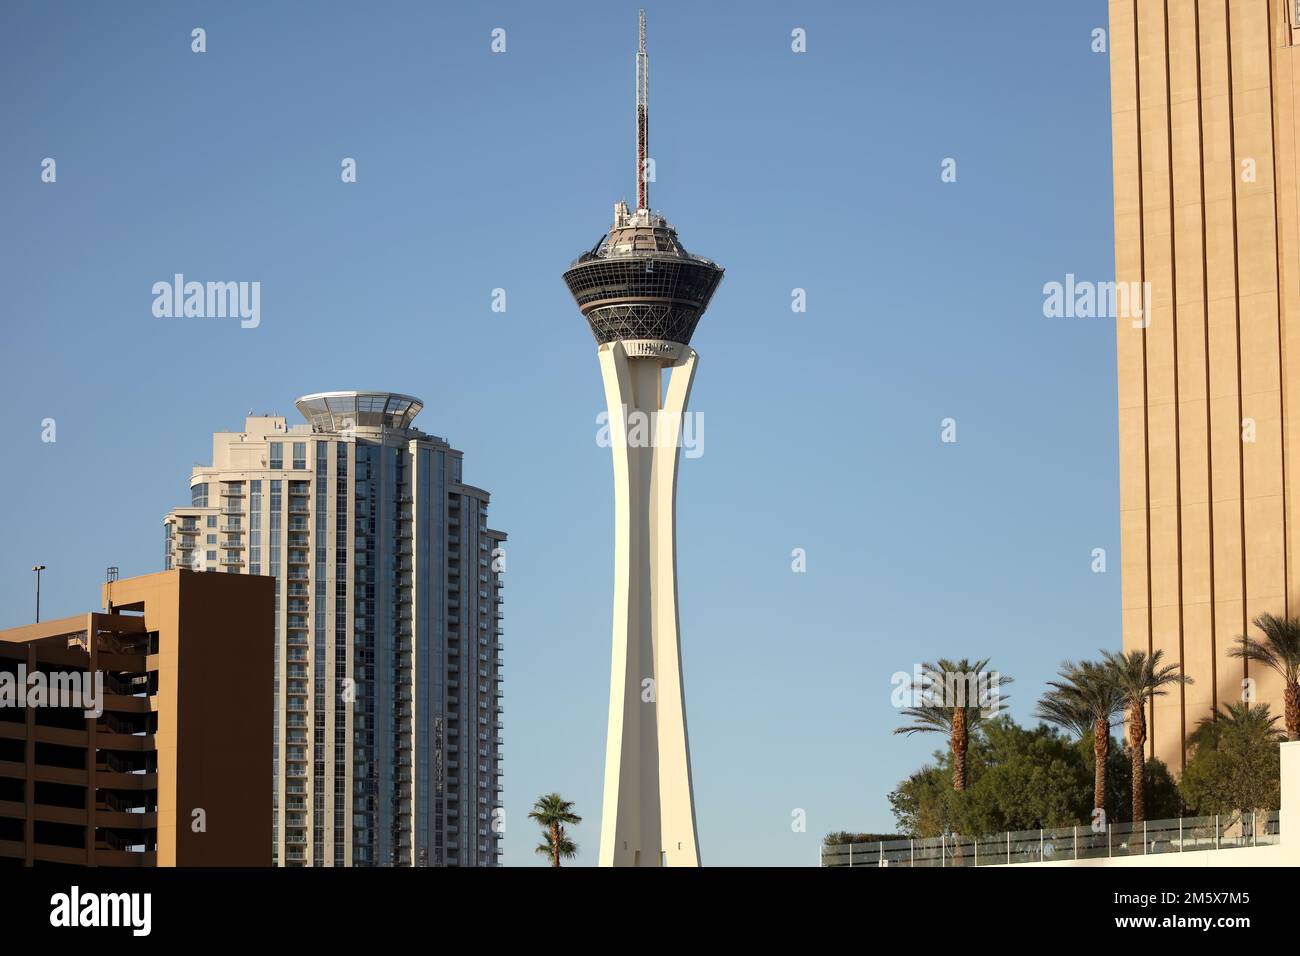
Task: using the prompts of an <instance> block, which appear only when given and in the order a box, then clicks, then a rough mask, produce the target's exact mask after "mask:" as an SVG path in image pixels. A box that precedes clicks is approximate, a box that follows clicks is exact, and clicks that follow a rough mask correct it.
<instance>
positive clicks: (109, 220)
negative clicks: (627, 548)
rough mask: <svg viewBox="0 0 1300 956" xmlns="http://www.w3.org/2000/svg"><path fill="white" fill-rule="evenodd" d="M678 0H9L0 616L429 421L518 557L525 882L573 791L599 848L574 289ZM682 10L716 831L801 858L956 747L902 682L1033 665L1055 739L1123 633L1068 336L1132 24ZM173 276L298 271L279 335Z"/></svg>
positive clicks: (602, 573)
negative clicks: (386, 422)
mask: <svg viewBox="0 0 1300 956" xmlns="http://www.w3.org/2000/svg"><path fill="white" fill-rule="evenodd" d="M638 5H639V4H638V3H636V2H627V3H624V2H610V0H599V2H581V3H579V2H558V0H557V2H551V3H545V4H542V3H536V2H518V3H481V4H469V3H422V2H421V3H416V2H410V3H395V2H394V3H337V4H336V3H314V4H306V3H288V2H279V3H273V4H265V5H262V4H254V3H235V4H232V3H215V2H208V3H194V2H152V3H132V4H127V5H122V4H103V3H89V2H86V3H48V4H47V3H35V2H14V0H9V2H6V3H5V4H4V6H3V9H2V10H0V83H2V86H0V88H3V89H4V90H5V94H4V96H3V98H0V128H3V130H4V135H3V137H0V281H2V283H3V293H4V295H3V302H4V315H3V320H4V344H3V352H0V354H2V355H3V360H2V362H3V365H2V367H0V370H2V371H3V374H2V375H0V398H2V399H3V404H4V407H5V409H6V414H5V415H4V416H3V418H2V419H0V429H3V433H2V443H3V448H4V449H5V459H4V467H3V468H2V469H0V498H2V499H3V500H4V501H6V502H8V509H7V512H6V515H5V529H4V534H3V536H2V539H0V540H2V542H3V543H0V602H2V603H0V607H2V608H3V620H0V625H3V626H10V625H15V624H20V623H25V622H27V621H28V620H30V618H31V605H32V590H33V587H32V583H33V582H32V574H31V571H30V568H31V566H32V565H33V564H34V563H37V562H39V563H43V564H46V565H48V566H49V571H48V572H46V575H45V585H44V610H45V612H46V613H47V614H49V615H50V616H53V615H57V614H70V613H74V612H77V611H81V610H85V609H86V608H87V607H89V606H90V605H92V604H94V603H95V601H96V598H97V594H98V590H97V588H98V585H99V582H100V581H101V579H102V577H103V572H104V568H105V567H106V566H107V565H110V564H114V565H118V566H119V567H120V568H121V573H122V575H123V576H130V575H134V574H142V573H147V572H152V571H156V570H159V569H160V567H161V561H162V549H163V541H162V525H161V520H160V519H161V518H162V515H163V514H164V513H165V512H166V511H167V509H168V508H169V507H171V506H172V505H174V504H177V503H182V502H185V501H188V491H187V487H188V476H189V471H190V467H191V466H192V465H193V464H194V463H196V462H206V461H208V460H209V456H210V453H211V434H212V432H213V431H216V430H226V429H237V428H239V427H240V426H241V425H242V422H243V416H244V414H245V412H246V411H247V410H248V409H250V408H254V409H257V410H259V411H261V410H269V411H278V412H281V413H284V414H287V415H289V416H291V417H293V418H294V419H295V420H296V412H295V411H294V408H293V400H294V398H295V397H297V396H298V395H300V394H304V393H308V392H313V391H320V390H330V389H347V388H376V389H392V390H395V391H401V392H408V393H412V394H415V395H418V396H420V397H422V398H423V399H424V401H425V411H424V412H423V413H422V414H421V416H420V418H419V419H418V421H417V424H418V425H420V426H422V427H423V428H424V429H425V430H426V431H431V432H433V433H435V434H438V435H441V436H444V437H446V438H448V439H449V440H450V441H451V442H452V443H453V444H454V445H456V446H457V447H459V448H461V449H463V450H464V452H465V455H466V466H465V478H466V480H467V481H469V482H471V483H473V484H476V485H480V486H483V487H486V488H488V489H489V490H491V492H492V494H493V500H492V511H491V521H492V524H493V525H494V526H497V527H500V528H502V529H504V530H506V531H508V532H509V534H510V545H509V571H508V575H507V587H506V594H507V604H506V608H505V610H506V621H505V625H506V638H505V643H506V655H505V660H506V675H507V680H506V684H505V690H506V698H505V708H506V711H505V740H506V744H505V762H506V768H507V769H506V776H505V788H506V789H505V795H506V806H507V812H508V829H507V835H506V847H507V849H506V854H505V861H506V862H507V863H509V864H532V863H536V862H541V861H540V860H539V859H538V858H536V857H535V856H534V854H533V853H532V847H533V845H534V843H535V831H534V828H533V827H532V826H531V825H529V823H528V821H527V820H526V819H525V817H524V814H525V813H526V811H527V809H528V807H529V805H530V804H531V802H532V800H533V799H534V798H535V797H536V796H537V795H538V794H540V793H542V792H544V791H549V790H559V791H561V792H562V793H564V794H565V795H566V796H568V797H570V798H571V799H573V800H575V801H576V802H577V804H578V809H579V811H580V812H581V813H583V815H584V816H585V818H586V820H585V822H584V823H583V824H582V825H581V826H580V827H578V828H577V831H576V833H575V836H576V838H577V840H578V842H579V843H580V844H581V849H582V852H581V857H580V862H583V863H593V862H594V861H595V856H596V849H597V844H598V842H599V817H600V797H601V779H602V767H603V761H604V740H605V719H606V707H607V694H608V680H609V654H610V646H609V645H610V591H611V570H610V562H609V557H610V553H611V550H612V528H611V518H612V492H611V468H610V461H609V452H608V450H607V449H604V448H600V447H598V446H597V444H596V441H595V436H596V414H597V412H598V411H599V410H600V409H602V408H603V398H604V397H603V393H602V390H601V382H600V374H599V370H598V365H597V360H596V351H595V345H594V343H593V341H592V339H591V336H590V333H589V332H588V331H587V328H586V324H585V323H584V321H583V320H582V318H581V316H580V315H579V314H578V312H577V311H576V309H575V307H574V306H573V303H572V301H571V300H570V298H569V296H568V293H567V292H566V290H565V288H564V284H563V283H562V281H561V279H560V275H561V273H562V271H563V270H564V268H565V267H566V266H567V264H568V263H569V261H570V260H571V259H572V258H574V257H575V256H577V255H578V254H579V253H580V252H582V251H583V250H585V249H586V248H588V247H590V246H591V245H592V243H593V242H595V240H596V239H597V238H598V237H599V236H600V234H601V233H602V231H604V230H605V229H606V228H608V225H609V220H610V213H611V207H612V204H613V203H614V202H615V201H616V200H618V199H620V198H625V197H627V196H628V195H629V194H630V193H631V192H632V191H633V187H634V182H633V170H634V156H633V143H632V135H633V128H634V127H633V112H632V103H633V94H634V83H633V53H634V50H635V43H636V11H637V7H638ZM644 5H645V6H646V7H647V12H648V17H649V35H650V56H651V61H650V62H651V71H650V78H651V100H650V102H651V155H652V156H653V157H654V158H655V160H656V163H657V179H658V181H657V182H656V183H655V184H654V185H653V186H652V200H653V204H654V205H655V207H656V208H659V209H661V210H662V211H663V212H664V213H665V214H666V215H668V217H669V218H670V219H671V220H672V221H673V223H674V224H675V225H676V226H677V227H678V228H679V229H680V231H681V235H682V238H683V240H684V242H685V243H686V245H687V247H688V248H689V249H691V250H692V251H694V252H699V253H701V254H703V255H707V256H709V257H711V258H713V259H716V260H717V261H719V262H720V263H722V264H723V265H724V266H725V267H726V269H727V275H726V278H725V280H724V282H723V284H722V287H721V289H720V291H719V292H718V294H717V296H716V297H715V299H714V303H713V306H712V308H711V309H710V310H709V312H708V314H707V315H706V316H705V318H704V320H703V322H702V323H701V326H700V329H699V330H698V332H697V334H696V336H695V340H694V343H693V344H694V346H695V347H696V349H697V350H698V351H699V353H700V356H701V359H700V368H699V374H698V376H697V379H696V387H695V392H694V394H693V396H692V404H693V407H694V408H695V409H696V410H698V411H700V412H702V413H703V415H704V421H705V436H704V440H705V445H704V455H703V457H700V458H698V459H694V460H686V461H684V462H683V465H682V472H681V480H680V485H679V557H678V560H679V571H680V575H681V584H680V591H681V619H682V637H683V654H684V661H685V667H686V691H687V702H688V712H689V721H690V734H691V746H692V756H693V761H694V772H695V783H696V802H697V809H698V816H699V829H700V841H701V849H702V854H703V859H704V861H705V862H706V863H714V864H718V863H737V864H767V863H771V864H808V863H812V862H814V861H815V859H816V848H817V843H818V841H819V839H820V836H821V835H822V834H823V833H824V832H826V831H827V830H831V829H857V830H880V829H885V830H888V829H892V826H893V821H892V818H891V816H890V814H889V809H888V804H887V802H886V799H885V795H886V794H887V793H888V792H889V790H890V789H892V787H893V786H894V785H895V784H896V783H897V781H898V780H899V779H901V778H902V777H903V776H905V775H906V774H907V773H909V772H910V771H911V770H913V769H914V768H915V767H917V766H918V765H919V764H920V763H922V761H924V760H925V759H927V758H928V755H929V753H930V752H931V750H932V749H933V748H934V747H935V746H937V745H939V744H940V743H941V741H939V740H937V739H929V740H927V739H922V738H913V739H903V738H900V737H894V736H891V734H890V731H891V729H892V728H893V727H894V726H895V725H896V723H897V721H898V717H897V713H896V712H895V711H894V710H893V708H892V707H891V705H890V689H891V688H890V683H889V678H890V675H891V674H893V673H894V672H895V671H899V670H908V669H910V668H911V667H912V665H913V664H914V663H915V662H918V661H924V660H930V659H933V658H936V657H939V656H950V657H961V656H970V657H982V656H989V657H992V659H993V662H994V664H995V665H996V666H997V667H999V668H1000V669H1001V670H1002V671H1004V672H1007V673H1011V674H1013V675H1015V677H1016V679H1017V683H1016V685H1015V687H1014V688H1013V689H1012V711H1013V713H1014V715H1015V716H1017V717H1018V718H1021V719H1025V718H1027V716H1028V712H1029V708H1030V707H1031V705H1032V701H1033V698H1034V697H1035V696H1036V695H1037V694H1038V692H1039V691H1040V690H1041V689H1042V683H1043V681H1044V680H1046V679H1048V678H1049V677H1050V676H1051V674H1052V672H1053V670H1054V669H1055V667H1056V665H1057V664H1058V663H1059V661H1060V660H1061V659H1062V658H1064V657H1068V656H1077V655H1081V654H1089V653H1094V652H1095V651H1096V649H1097V648H1098V647H1099V646H1103V645H1104V646H1112V647H1115V646H1118V644H1119V639H1120V633H1119V623H1120V615H1119V541H1118V524H1119V522H1118V488H1117V486H1118V472H1117V440H1116V434H1115V430H1116V410H1115V371H1114V367H1115V359H1114V329H1113V326H1112V323H1110V322H1109V321H1106V320H1100V319H1047V318H1044V316H1043V314H1042V302H1043V293H1042V288H1043V285H1044V283H1046V282H1051V281H1062V280H1063V279H1064V276H1065V274H1066V273H1067V272H1072V273H1075V274H1076V275H1078V276H1079V277H1080V278H1081V279H1093V280H1105V279H1108V278H1112V277H1113V270H1114V266H1113V246H1112V211H1111V198H1112V195H1111V161H1110V119H1109V89H1108V82H1109V80H1108V76H1109V74H1108V69H1109V68H1108V63H1107V58H1106V56H1105V55H1100V54H1096V53H1093V52H1091V50H1090V42H1091V37H1090V34H1091V31H1092V29H1093V28H1095V27H1105V26H1106V22H1105V20H1106V5H1105V3H1103V2H1101V0H1089V2H1084V3H1043V2H1042V0H1017V2H1009V0H1003V2H997V3H990V4H978V5H972V4H969V3H959V2H955V0H948V2H941V3H915V2H902V0H897V2H888V3H887V2H877V3H849V2H844V3H816V2H814V3H806V4H798V5H792V4H789V3H777V2H751V3H744V4H740V3H698V2H696V3H685V2H655V0H647V2H645V4H644ZM195 26H201V27H204V28H205V29H206V30H207V44H208V52H207V53H205V54H202V55H198V54H194V53H192V52H191V51H190V42H191V41H190V31H191V29H192V28H193V27H195ZM496 27H501V28H503V29H505V30H506V38H507V52H506V53H504V54H493V53H492V52H491V51H490V49H489V43H490V33H491V31H492V30H493V29H494V28H496ZM796 27H802V28H804V29H806V30H807V37H808V41H807V45H808V52H807V53H804V54H795V53H793V52H791V49H790V42H791V41H790V34H791V30H792V29H794V28H796ZM45 157H52V158H54V159H55V160H56V161H57V164H58V166H57V170H58V181H57V183H55V184H53V185H50V184H43V183H42V182H41V181H40V172H41V169H40V165H41V161H42V160H43V159H44V158H45ZM343 157H354V158H355V159H356V160H357V164H358V179H359V181H358V182H357V183H356V184H353V185H345V184H343V183H342V182H341V181H340V175H339V173H340V161H341V160H342V158H343ZM946 157H952V158H954V159H955V160H956V161H957V181H956V182H955V183H943V182H941V181H940V164H941V162H942V161H943V160H944V159H945V158H946ZM176 272H183V273H185V274H186V275H187V276H188V277H190V278H194V279H200V280H209V279H210V280H245V281H253V280H257V281H260V282H261V283H262V301H261V312H262V315H261V325H260V327H259V328H257V329H240V328H239V327H238V325H237V324H236V323H234V322H230V321H220V320H216V321H210V322H209V321H203V320H198V319H190V320H168V319H159V318H155V317H154V316H153V314H152V312H151V305H152V301H153V297H152V294H151V292H150V289H151V286H152V284H153V283H154V282H157V281H160V280H168V279H169V278H170V277H171V276H172V274H173V273H176ZM497 287H501V288H504V289H506V291H507V311H506V312H505V313H504V314H500V313H494V312H492V311H491V308H490V306H491V293H492V290H493V289H494V288H497ZM796 287H800V288H804V289H806V290H807V302H808V310H807V312H806V313H802V314H799V313H794V312H792V311H791V307H790V302H791V290H792V289H794V288H796ZM945 417H952V418H955V419H956V421H957V437H958V441H957V442H956V444H943V443H941V442H940V422H941V420H942V419H943V418H945ZM45 418H54V419H55V420H56V422H57V441H56V442H55V443H53V444H50V443H44V442H42V440H41V431H42V429H41V422H42V420H43V419H45ZM1097 547H1101V548H1105V549H1107V553H1108V560H1109V572H1108V573H1106V574H1094V573H1092V572H1091V570H1090V561H1091V551H1092V549H1093V548H1097ZM794 548H804V549H806V551H807V555H808V569H807V573H805V574H795V573H793V572H792V571H791V550H792V549H794ZM795 809H803V810H805V811H806V813H807V820H808V830H807V832H806V833H795V832H792V828H791V813H792V811H793V810H795Z"/></svg>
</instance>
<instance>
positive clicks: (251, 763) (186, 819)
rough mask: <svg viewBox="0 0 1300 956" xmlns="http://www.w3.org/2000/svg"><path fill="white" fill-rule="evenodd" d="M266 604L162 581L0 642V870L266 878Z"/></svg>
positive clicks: (181, 576) (212, 580)
mask: <svg viewBox="0 0 1300 956" xmlns="http://www.w3.org/2000/svg"><path fill="white" fill-rule="evenodd" d="M273 601H274V593H273V587H272V584H271V581H270V580H269V579H268V578H250V577H241V578H231V577H228V576H226V575H207V574H194V573H193V572H191V571H182V570H176V571H165V572H163V573H161V574H149V575H145V576H144V577H138V578H130V579H128V580H123V581H117V582H114V583H112V584H110V585H105V588H104V605H103V606H104V608H105V610H104V611H101V612H96V611H91V612H88V613H85V614H77V615H74V616H72V617H65V618H60V619H58V620H53V621H42V622H40V623H39V624H28V625H26V626H24V627H16V628H13V629H11V630H7V631H0V866H2V865H4V864H14V865H24V864H25V865H27V866H49V865H60V864H63V865H74V866H125V867H147V866H269V865H270V864H271V844H270V840H271V805H270V801H268V800H266V799H265V797H264V796H263V794H264V792H265V791H263V790H262V788H261V786H260V782H261V781H264V780H265V779H266V775H267V774H268V773H270V770H271V658H272V648H273V639H272V636H271V609H272V604H273ZM257 674H265V675H266V678H265V679H264V680H258V679H256V678H255V677H254V676H253V675H257ZM86 675H93V676H92V678H91V679H92V681H93V677H98V689H94V688H93V686H91V685H88V684H87V683H85V681H86ZM79 679H80V680H79ZM56 685H58V686H60V688H61V691H67V692H66V693H64V692H60V693H58V694H55V693H49V694H43V695H41V696H33V695H32V694H30V693H28V694H24V695H23V697H22V699H21V701H19V699H18V697H17V695H15V694H14V693H12V692H13V690H14V689H15V688H16V687H18V688H25V689H28V690H34V689H36V688H38V687H42V686H44V687H45V688H48V689H50V690H51V691H52V690H53V688H55V686H56ZM15 702H18V705H17V706H15ZM255 781H257V782H259V785H257V786H254V782H255Z"/></svg>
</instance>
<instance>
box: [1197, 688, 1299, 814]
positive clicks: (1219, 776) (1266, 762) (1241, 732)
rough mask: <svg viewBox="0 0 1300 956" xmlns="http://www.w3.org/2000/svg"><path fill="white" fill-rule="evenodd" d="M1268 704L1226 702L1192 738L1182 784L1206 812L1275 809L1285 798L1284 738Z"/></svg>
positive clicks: (1203, 812)
mask: <svg viewBox="0 0 1300 956" xmlns="http://www.w3.org/2000/svg"><path fill="white" fill-rule="evenodd" d="M1277 721H1278V718H1277V717H1276V716H1271V715H1270V714H1269V712H1268V704H1255V705H1253V706H1252V705H1251V704H1249V703H1246V702H1239V703H1232V704H1227V705H1225V706H1224V707H1223V708H1222V709H1221V710H1220V711H1218V712H1216V713H1214V714H1211V715H1210V716H1209V717H1206V718H1205V719H1204V720H1202V721H1201V722H1200V724H1199V725H1198V726H1197V728H1196V731H1195V732H1194V733H1193V734H1192V735H1191V737H1189V738H1188V744H1189V745H1190V746H1191V748H1192V756H1191V759H1190V760H1188V761H1187V768H1186V769H1185V770H1184V771H1183V779H1182V781H1181V782H1180V788H1181V790H1182V792H1183V796H1184V798H1185V799H1186V801H1187V804H1188V806H1191V807H1193V808H1195V810H1196V812H1197V813H1200V814H1207V815H1208V814H1227V813H1236V812H1238V811H1240V812H1243V813H1244V812H1250V811H1256V810H1272V809H1275V808H1276V807H1277V806H1278V805H1279V801H1280V799H1281V789H1280V787H1281V772H1282V771H1281V754H1280V752H1279V750H1278V742H1279V741H1281V740H1282V739H1283V738H1284V736H1285V735H1284V734H1283V732H1282V730H1281V729H1280V728H1278V727H1277V726H1276V724H1277Z"/></svg>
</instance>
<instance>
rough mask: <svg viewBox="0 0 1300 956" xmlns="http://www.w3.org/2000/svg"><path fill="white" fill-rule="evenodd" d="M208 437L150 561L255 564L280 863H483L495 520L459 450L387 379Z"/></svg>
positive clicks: (493, 730) (496, 622) (496, 660)
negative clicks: (160, 551) (296, 420)
mask: <svg viewBox="0 0 1300 956" xmlns="http://www.w3.org/2000/svg"><path fill="white" fill-rule="evenodd" d="M297 406H298V409H299V411H300V412H302V414H303V416H304V417H305V418H306V419H307V424H297V425H289V424H287V423H286V421H285V419H284V418H282V417H277V416H252V417H249V418H248V419H247V420H246V421H245V423H244V430H243V431H241V432H218V433H216V434H215V435H214V436H213V446H212V465H211V466H210V467H208V466H199V467H196V468H194V470H193V473H192V475H191V477H190V497H191V503H190V506H189V507H182V508H175V509H173V510H172V511H171V512H170V513H168V515H167V517H166V519H165V524H166V551H167V556H166V560H167V566H168V567H169V568H171V567H188V568H195V569H201V570H205V571H215V572H223V573H235V574H240V573H243V574H262V575H269V576H270V577H272V578H274V579H275V581H276V595H275V624H274V629H275V638H276V641H275V642H276V650H275V714H274V721H275V726H274V748H275V750H274V774H273V776H274V779H273V781H272V783H273V793H272V794H270V795H268V797H269V799H272V800H273V801H274V834H273V848H274V857H275V861H276V862H277V863H278V864H279V865H282V866H353V865H355V866H375V865H379V866H387V865H397V866H492V865H495V864H496V863H497V854H498V853H499V852H500V843H499V839H498V837H499V834H498V830H497V826H496V825H495V824H496V821H497V813H496V808H497V807H498V806H499V804H500V793H501V785H500V776H501V763H500V759H501V753H500V750H501V740H500V737H499V733H500V730H501V691H500V681H501V650H502V646H501V635H502V629H501V619H502V613H501V600H502V599H501V586H502V575H501V572H502V571H503V570H504V549H503V547H502V545H503V542H504V541H505V537H506V536H505V535H504V534H503V533H501V532H499V531H493V530H492V529H490V528H489V527H488V524H487V509H488V499H489V495H488V493H487V492H486V491H484V490H482V489H480V488H475V487H473V486H470V485H467V484H465V483H464V482H463V481H462V480H461V458H462V455H461V452H459V451H457V450H456V449H454V448H452V447H451V446H450V445H449V444H447V442H445V441H443V440H442V439H441V438H437V437H434V436H433V435H429V434H426V433H424V432H422V431H419V430H418V429H416V428H413V427H412V425H411V422H412V420H413V419H414V418H415V416H416V415H417V414H418V413H419V411H420V409H421V408H422V404H421V403H420V401H419V400H418V399H415V398H411V397H410V396H407V395H397V394H392V393H389V392H326V393H323V394H318V395H308V396H306V397H304V398H301V399H299V400H298V402H297Z"/></svg>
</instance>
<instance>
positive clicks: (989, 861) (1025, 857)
mask: <svg viewBox="0 0 1300 956" xmlns="http://www.w3.org/2000/svg"><path fill="white" fill-rule="evenodd" d="M1280 831H1281V822H1280V815H1279V813H1278V811H1277V810H1270V811H1268V812H1267V813H1258V814H1256V813H1240V814H1230V815H1223V816H1213V817H1179V818H1177V819H1173V820H1147V821H1146V822H1145V823H1136V824H1134V823H1115V824H1110V825H1108V826H1107V827H1106V828H1105V829H1104V830H1096V831H1094V830H1093V829H1092V828H1091V827H1089V826H1079V827H1056V828H1054V829H1047V830H1013V831H1010V832H1007V833H999V834H996V835H993V836H984V837H969V836H961V835H959V834H947V835H944V836H939V837H928V838H925V839H920V840H885V841H883V842H879V843H839V844H833V845H830V846H823V847H822V851H821V865H822V866H942V867H948V866H1006V865H1007V864H1009V863H1051V862H1052V861H1068V860H1091V859H1097V858H1100V857H1113V856H1144V855H1151V854H1157V853H1183V852H1189V851H1192V850H1221V849H1228V848H1231V847H1250V846H1270V845H1272V844H1275V843H1277V842H1278V835H1279V833H1280Z"/></svg>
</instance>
